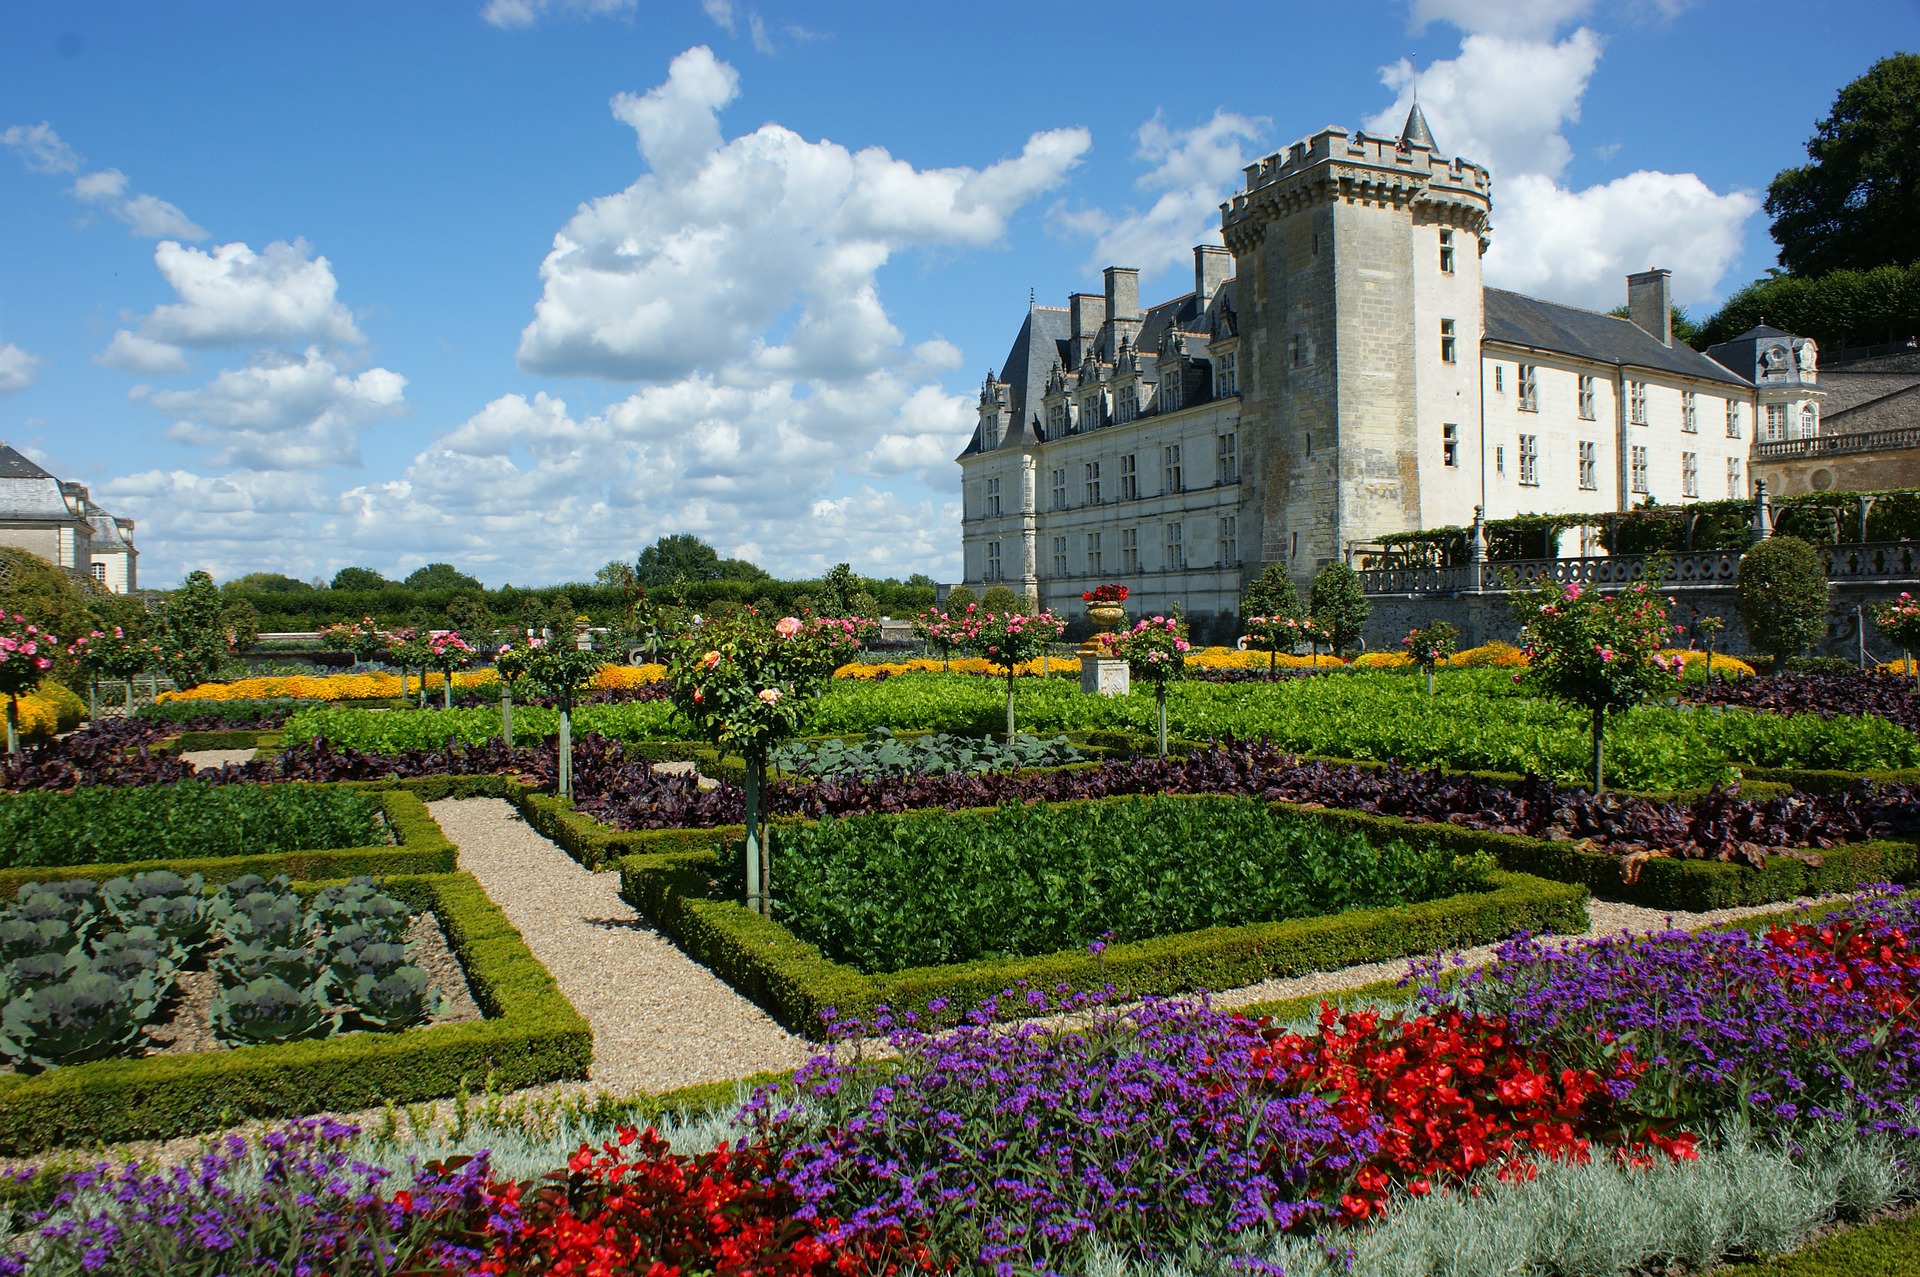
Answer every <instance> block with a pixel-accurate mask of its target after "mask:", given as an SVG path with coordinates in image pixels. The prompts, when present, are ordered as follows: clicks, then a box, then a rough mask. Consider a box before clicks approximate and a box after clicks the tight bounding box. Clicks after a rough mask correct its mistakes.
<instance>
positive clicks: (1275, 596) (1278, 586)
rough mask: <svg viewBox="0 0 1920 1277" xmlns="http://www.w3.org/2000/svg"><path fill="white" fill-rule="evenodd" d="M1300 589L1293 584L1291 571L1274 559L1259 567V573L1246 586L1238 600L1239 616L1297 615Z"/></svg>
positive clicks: (1298, 613)
mask: <svg viewBox="0 0 1920 1277" xmlns="http://www.w3.org/2000/svg"><path fill="white" fill-rule="evenodd" d="M1300 611H1301V608H1300V591H1298V590H1296V589H1295V588H1294V586H1293V573H1291V572H1289V571H1288V570H1287V565H1286V564H1285V563H1282V562H1280V561H1279V560H1277V559H1276V560H1275V561H1274V562H1272V563H1269V564H1267V566H1266V567H1264V568H1262V569H1260V575H1259V576H1257V577H1255V578H1254V579H1253V584H1252V585H1249V586H1248V587H1247V593H1246V596H1245V597H1244V598H1242V599H1241V600H1240V615H1241V616H1243V617H1244V616H1299V615H1300Z"/></svg>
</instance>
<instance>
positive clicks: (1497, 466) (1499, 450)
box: [1493, 443, 1507, 474]
mask: <svg viewBox="0 0 1920 1277" xmlns="http://www.w3.org/2000/svg"><path fill="white" fill-rule="evenodd" d="M1493 472H1494V473H1495V474H1505V473H1506V472H1507V445H1506V444H1504V443H1496V444H1494V445H1493Z"/></svg>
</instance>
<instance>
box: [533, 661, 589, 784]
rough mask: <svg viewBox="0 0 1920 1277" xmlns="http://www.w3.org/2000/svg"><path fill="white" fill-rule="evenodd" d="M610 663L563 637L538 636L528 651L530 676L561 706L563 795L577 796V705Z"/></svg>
mask: <svg viewBox="0 0 1920 1277" xmlns="http://www.w3.org/2000/svg"><path fill="white" fill-rule="evenodd" d="M604 664H606V662H605V661H603V660H601V659H600V657H599V656H598V655H596V654H595V653H593V652H591V651H589V650H587V649H586V648H583V647H578V646H575V645H574V644H573V643H570V642H567V641H565V640H563V639H554V640H553V641H552V642H541V641H539V640H537V639H536V640H534V641H533V644H532V648H531V650H530V651H529V652H528V653H527V674H526V679H527V682H528V684H530V685H531V686H532V688H533V690H534V691H535V692H537V693H539V694H540V695H542V696H551V697H552V698H553V699H554V700H555V701H556V702H558V703H559V706H560V777H559V785H558V789H559V792H560V796H561V797H562V798H572V797H573V706H574V702H575V700H576V699H578V697H579V695H580V693H581V692H583V691H585V690H586V689H587V688H588V687H589V686H590V685H592V683H593V676H594V675H596V674H598V673H599V672H600V667H601V666H602V665H604Z"/></svg>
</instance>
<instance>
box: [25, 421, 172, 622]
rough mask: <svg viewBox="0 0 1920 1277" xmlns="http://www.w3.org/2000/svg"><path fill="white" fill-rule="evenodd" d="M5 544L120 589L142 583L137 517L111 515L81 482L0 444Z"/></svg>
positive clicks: (121, 590)
mask: <svg viewBox="0 0 1920 1277" xmlns="http://www.w3.org/2000/svg"><path fill="white" fill-rule="evenodd" d="M0 545H6V546H13V547H15V548H17V549H21V550H25V551H27V552H28V553H30V554H36V555H38V556H40V557H41V558H43V559H45V560H46V561H47V562H49V563H52V564H54V565H55V566H57V567H62V568H65V569H67V571H69V572H71V573H73V574H74V575H75V576H82V577H88V578H91V579H92V580H94V581H97V582H99V583H100V584H101V585H103V586H105V587H106V588H107V589H109V590H112V591H113V592H114V593H115V594H125V593H127V592H128V591H130V590H134V589H138V588H139V569H138V567H137V562H138V559H139V557H140V552H139V551H138V550H136V549H135V548H134V545H133V520H132V519H120V518H115V517H114V516H113V515H111V514H108V513H107V512H106V511H105V510H102V509H101V508H100V507H99V506H97V505H95V504H94V503H93V500H92V498H91V497H90V496H88V494H87V490H86V488H85V487H83V486H82V485H80V484H78V483H66V482H62V481H61V480H59V479H56V478H54V477H53V476H52V475H51V474H48V473H47V472H46V471H45V470H43V469H41V468H40V467H39V466H37V465H35V464H34V463H33V462H32V461H30V460H28V459H27V457H25V456H24V455H22V454H21V453H20V452H19V451H18V450H16V449H14V448H10V447H8V446H7V445H6V444H4V443H0Z"/></svg>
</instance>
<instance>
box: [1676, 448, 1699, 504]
mask: <svg viewBox="0 0 1920 1277" xmlns="http://www.w3.org/2000/svg"><path fill="white" fill-rule="evenodd" d="M1680 495H1681V496H1683V497H1697V496H1699V495H1700V454H1699V453H1697V452H1683V453H1681V454H1680Z"/></svg>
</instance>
